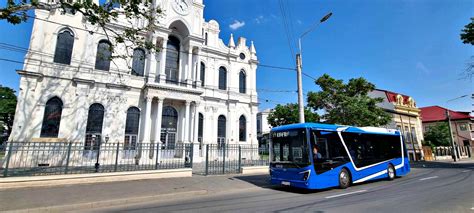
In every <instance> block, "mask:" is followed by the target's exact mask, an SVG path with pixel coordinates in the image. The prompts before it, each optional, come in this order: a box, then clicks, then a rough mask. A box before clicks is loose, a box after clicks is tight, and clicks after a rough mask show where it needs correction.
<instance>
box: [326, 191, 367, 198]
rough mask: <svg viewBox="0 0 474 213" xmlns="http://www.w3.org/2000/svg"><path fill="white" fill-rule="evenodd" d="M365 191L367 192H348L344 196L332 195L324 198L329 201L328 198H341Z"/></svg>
mask: <svg viewBox="0 0 474 213" xmlns="http://www.w3.org/2000/svg"><path fill="white" fill-rule="evenodd" d="M366 191H367V190H359V191H355V192H348V193H344V194H338V195H332V196H328V197H325V198H326V199H330V198H335V197H341V196H346V195H351V194H356V193H362V192H366Z"/></svg>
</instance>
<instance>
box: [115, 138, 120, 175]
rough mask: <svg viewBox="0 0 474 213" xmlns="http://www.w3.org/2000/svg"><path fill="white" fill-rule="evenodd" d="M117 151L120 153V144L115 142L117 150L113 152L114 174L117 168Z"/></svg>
mask: <svg viewBox="0 0 474 213" xmlns="http://www.w3.org/2000/svg"><path fill="white" fill-rule="evenodd" d="M119 151H120V143H119V142H117V150H115V166H114V172H116V171H117V167H118V156H119Z"/></svg>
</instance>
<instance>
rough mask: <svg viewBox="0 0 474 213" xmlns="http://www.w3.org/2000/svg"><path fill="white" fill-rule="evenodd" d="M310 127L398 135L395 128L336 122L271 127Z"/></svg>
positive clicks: (281, 129) (278, 129) (282, 128)
mask: <svg viewBox="0 0 474 213" xmlns="http://www.w3.org/2000/svg"><path fill="white" fill-rule="evenodd" d="M302 128H311V129H318V130H328V131H338V130H339V131H343V132H354V133H374V134H390V135H399V134H400V133H397V132H398V131H397V130H394V129H386V128H381V127H354V126H342V125H336V124H322V123H297V124H288V125H283V126H278V127H275V128H273V129H272V131H285V130H292V129H302Z"/></svg>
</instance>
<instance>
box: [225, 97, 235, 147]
mask: <svg viewBox="0 0 474 213" xmlns="http://www.w3.org/2000/svg"><path fill="white" fill-rule="evenodd" d="M230 105H231V103H228V106H227V107H228V108H227V116H226V125H225V126H226V134H225V136H226V143H229V144H230V143H231V140H232V139H233V138H234V137H233V136H232V128H233V125H232V124H233V123H234V118H233V116H232V112H231V108H230Z"/></svg>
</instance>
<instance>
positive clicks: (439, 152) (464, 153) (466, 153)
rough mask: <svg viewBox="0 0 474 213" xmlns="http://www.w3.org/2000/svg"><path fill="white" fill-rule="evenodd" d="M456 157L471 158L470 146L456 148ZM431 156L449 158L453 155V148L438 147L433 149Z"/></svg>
mask: <svg viewBox="0 0 474 213" xmlns="http://www.w3.org/2000/svg"><path fill="white" fill-rule="evenodd" d="M456 150H457V155H458V157H460V158H468V157H471V156H472V149H471V147H470V146H456ZM433 154H434V156H436V157H451V156H452V155H453V147H451V146H439V147H434V148H433Z"/></svg>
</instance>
